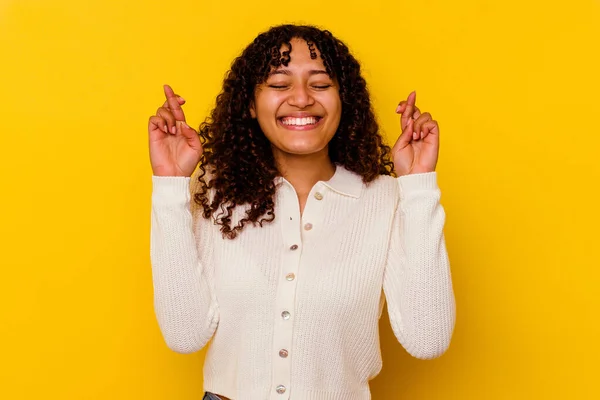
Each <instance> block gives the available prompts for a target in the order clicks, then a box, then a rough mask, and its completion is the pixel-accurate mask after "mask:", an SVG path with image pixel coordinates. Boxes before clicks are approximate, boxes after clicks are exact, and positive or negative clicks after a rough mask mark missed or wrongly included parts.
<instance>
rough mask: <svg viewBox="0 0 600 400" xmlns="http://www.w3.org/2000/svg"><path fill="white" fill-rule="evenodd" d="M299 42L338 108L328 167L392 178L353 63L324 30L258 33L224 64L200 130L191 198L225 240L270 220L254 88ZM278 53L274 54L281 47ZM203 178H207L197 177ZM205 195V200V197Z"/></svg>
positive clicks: (268, 164) (270, 165) (265, 151)
mask: <svg viewBox="0 0 600 400" xmlns="http://www.w3.org/2000/svg"><path fill="white" fill-rule="evenodd" d="M292 39H302V40H304V41H305V42H306V43H307V44H308V47H309V49H310V51H311V58H313V59H315V58H316V57H317V54H316V53H315V51H314V48H315V47H316V48H317V49H318V50H319V52H320V53H321V58H322V60H323V64H324V66H325V69H326V71H327V73H328V74H329V75H330V76H331V77H332V79H336V80H337V81H338V85H339V96H340V99H341V104H342V114H341V119H340V124H339V126H338V129H337V131H336V133H335V135H334V137H333V138H332V139H331V141H330V142H329V146H328V152H329V157H330V159H331V162H332V163H334V164H336V165H341V166H343V167H345V168H346V169H348V170H349V171H353V172H355V173H356V174H358V175H360V176H361V177H362V180H363V182H365V183H368V182H371V181H373V180H374V179H375V178H377V177H378V176H379V175H392V174H393V163H392V162H391V161H390V148H389V146H386V145H385V144H384V143H383V139H382V137H381V135H380V134H379V125H378V124H377V121H376V119H375V115H374V113H373V110H372V107H371V100H370V97H369V92H368V90H367V84H366V82H365V80H364V78H363V77H362V76H361V73H360V64H359V62H358V61H357V60H356V59H355V58H354V57H353V56H352V55H351V54H350V51H349V49H348V47H347V46H346V45H345V44H344V43H343V42H342V41H340V40H339V39H337V38H335V37H334V36H333V35H332V34H331V32H329V31H327V30H321V29H319V28H317V27H315V26H309V25H280V26H275V27H272V28H271V29H269V30H268V31H266V32H263V33H261V34H259V35H258V36H257V37H256V39H254V41H253V42H252V43H251V44H250V45H248V47H246V49H244V50H243V52H242V54H241V55H240V56H238V57H237V58H236V59H235V60H234V61H233V63H232V65H231V69H230V70H229V71H228V73H227V74H226V77H225V79H224V82H223V88H222V91H221V93H220V94H219V95H218V96H217V99H216V106H215V108H214V109H213V110H212V112H211V114H210V116H209V117H207V118H206V120H205V121H204V122H203V123H202V124H201V125H200V131H199V135H200V140H201V142H202V145H203V149H204V151H203V154H202V158H201V160H200V167H199V170H198V174H197V179H198V182H197V186H198V192H196V193H194V196H193V197H194V201H195V202H196V203H197V204H198V205H200V206H201V207H202V208H203V212H202V215H203V217H204V218H207V219H208V218H211V217H213V216H214V218H215V221H216V224H218V225H221V232H222V234H223V236H224V237H225V238H229V239H233V238H235V237H236V236H237V234H238V233H239V232H240V231H242V229H243V228H244V226H245V225H246V224H247V223H249V222H251V223H253V224H258V225H260V226H262V224H263V223H265V222H271V221H273V220H274V219H275V213H274V206H275V203H274V194H275V190H276V186H275V182H274V179H275V178H276V177H277V176H278V175H279V171H278V169H277V167H276V163H275V159H274V156H273V152H272V148H271V143H270V142H269V140H268V139H267V138H266V136H265V135H264V133H263V132H262V130H261V129H260V127H259V125H258V121H257V120H256V119H254V118H252V116H251V114H250V106H251V104H252V102H253V101H254V94H255V88H256V87H257V85H260V84H261V83H263V82H265V80H266V79H267V77H268V74H269V72H270V71H271V70H272V68H277V67H279V66H280V65H284V66H287V65H288V64H289V62H290V58H291V57H290V53H291V50H292V45H291V43H290V42H291V40H292ZM282 48H283V49H286V48H287V49H286V50H284V51H281V49H282ZM207 173H209V174H210V178H205V175H206V174H207ZM211 192H212V195H211V196H209V193H211ZM243 204H248V205H249V207H248V209H247V210H246V214H245V216H244V217H243V218H242V219H241V220H240V221H239V222H238V223H237V225H235V226H233V227H232V226H231V225H232V223H231V218H232V211H233V210H234V208H235V207H236V206H238V205H243Z"/></svg>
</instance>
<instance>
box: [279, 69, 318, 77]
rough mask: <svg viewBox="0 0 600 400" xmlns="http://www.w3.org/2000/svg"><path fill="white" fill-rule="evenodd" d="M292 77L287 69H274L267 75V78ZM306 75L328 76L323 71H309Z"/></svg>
mask: <svg viewBox="0 0 600 400" xmlns="http://www.w3.org/2000/svg"><path fill="white" fill-rule="evenodd" d="M279 74H281V75H288V76H290V75H292V71H290V70H289V69H276V70H275V71H271V72H270V73H269V76H272V75H279ZM308 75H310V76H313V75H327V76H329V74H328V73H327V71H325V70H324V69H311V70H310V71H308Z"/></svg>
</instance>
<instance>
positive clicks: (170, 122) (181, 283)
mask: <svg viewBox="0 0 600 400" xmlns="http://www.w3.org/2000/svg"><path fill="white" fill-rule="evenodd" d="M165 95H166V97H167V101H166V102H165V104H163V107H160V108H159V109H158V111H157V113H156V115H154V116H152V117H151V118H150V121H149V124H148V132H149V146H150V160H151V164H152V171H153V176H152V185H153V186H152V189H153V190H152V219H151V234H150V236H151V246H150V247H151V263H152V279H153V285H154V309H155V313H156V317H157V320H158V325H159V327H160V330H161V333H162V335H163V337H164V339H165V342H166V343H167V346H169V348H171V349H172V350H174V351H176V352H179V353H192V352H195V351H197V350H200V349H201V348H203V347H204V346H205V345H206V343H207V342H208V341H209V340H210V338H211V337H212V335H213V334H214V332H215V329H216V327H217V325H218V321H219V312H218V305H217V301H216V298H215V295H214V287H213V282H214V281H213V274H212V268H211V267H212V265H210V259H211V252H212V245H211V239H212V236H211V235H210V225H209V222H208V221H206V220H204V219H203V218H202V217H201V216H197V217H196V218H194V216H193V215H192V211H193V209H194V207H192V201H191V193H190V192H191V189H190V182H191V180H192V178H190V176H191V175H192V173H193V171H194V168H195V167H196V166H197V165H198V162H199V160H200V156H201V154H202V146H201V144H200V139H199V137H198V135H197V133H196V132H195V131H194V130H193V129H192V128H190V127H189V126H188V125H187V124H186V123H185V116H184V114H183V110H182V109H181V105H182V104H183V103H184V100H183V99H181V98H180V97H179V96H177V95H175V94H174V93H173V91H172V90H171V88H170V87H168V86H165ZM193 179H194V180H195V177H194V178H193Z"/></svg>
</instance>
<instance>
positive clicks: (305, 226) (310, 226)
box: [304, 222, 313, 231]
mask: <svg viewBox="0 0 600 400" xmlns="http://www.w3.org/2000/svg"><path fill="white" fill-rule="evenodd" d="M312 227H313V225H312V224H311V223H310V222H309V223H307V224H305V225H304V230H305V231H310V230H311V229H312Z"/></svg>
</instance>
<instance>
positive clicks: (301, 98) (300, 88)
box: [287, 85, 315, 108]
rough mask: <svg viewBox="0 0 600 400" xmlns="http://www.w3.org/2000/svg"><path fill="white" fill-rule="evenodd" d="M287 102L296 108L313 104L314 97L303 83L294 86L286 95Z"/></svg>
mask: <svg viewBox="0 0 600 400" xmlns="http://www.w3.org/2000/svg"><path fill="white" fill-rule="evenodd" d="M287 101H288V104H289V105H291V106H294V107H298V108H306V107H308V106H311V105H313V104H314V102H315V99H313V97H312V96H311V94H310V92H309V91H308V90H307V88H306V87H305V86H304V85H297V86H295V87H294V88H293V89H292V90H291V92H290V96H289V97H288V100H287Z"/></svg>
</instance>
